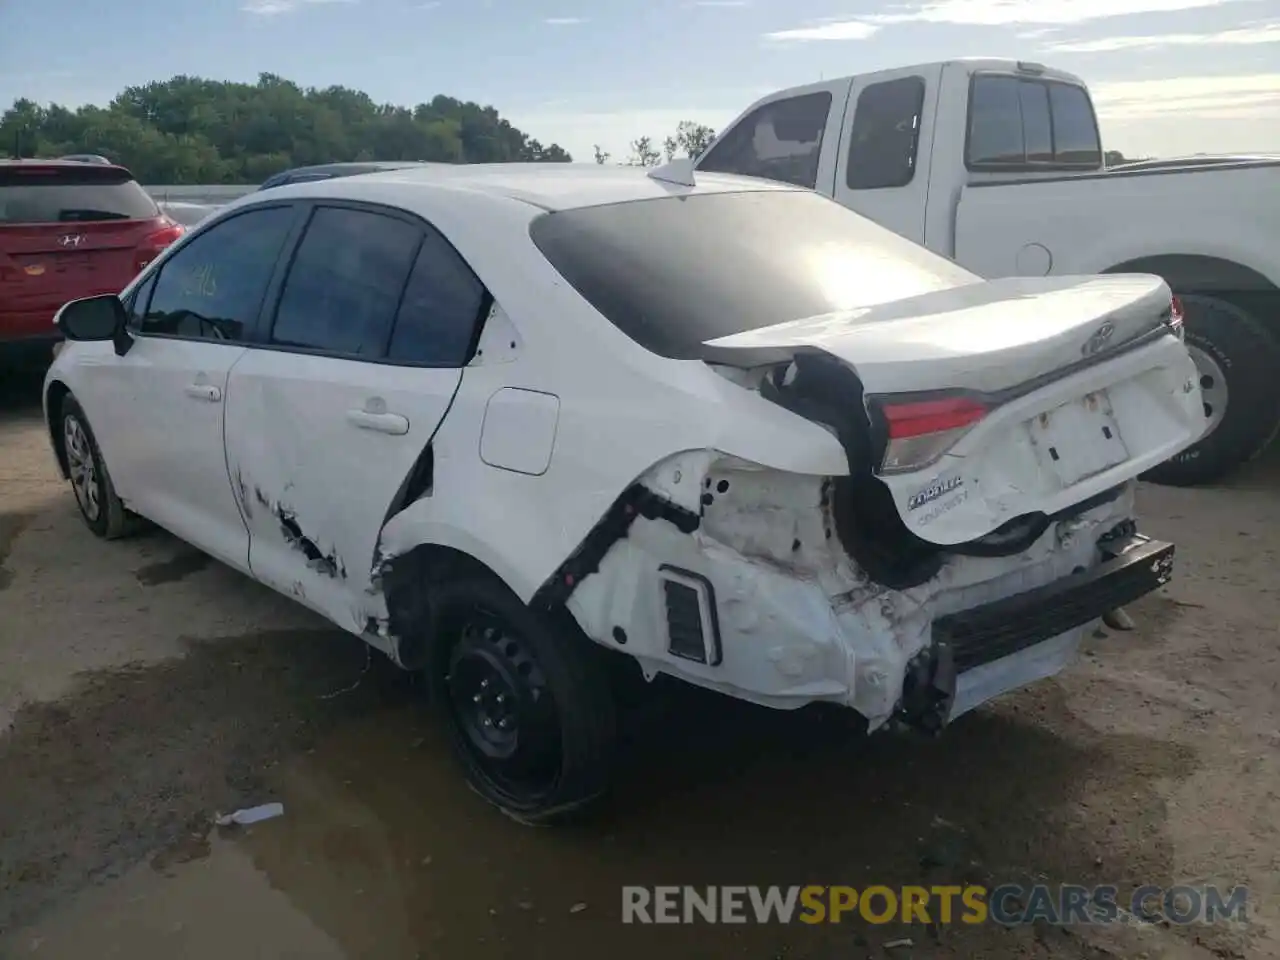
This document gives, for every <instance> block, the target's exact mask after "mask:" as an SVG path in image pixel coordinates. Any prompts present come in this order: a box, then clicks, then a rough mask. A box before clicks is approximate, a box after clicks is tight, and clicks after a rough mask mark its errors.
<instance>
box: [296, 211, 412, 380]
mask: <svg viewBox="0 0 1280 960" xmlns="http://www.w3.org/2000/svg"><path fill="white" fill-rule="evenodd" d="M421 241H422V230H421V229H420V228H419V227H417V226H414V225H413V224H412V223H410V222H408V221H406V220H401V219H399V218H397V217H391V216H386V215H385V214H381V213H374V212H372V211H369V210H360V209H356V208H352V207H319V208H317V209H316V211H315V213H314V214H313V215H312V217H311V221H310V223H309V224H308V225H307V231H306V233H305V234H304V235H303V237H302V241H301V243H299V245H298V251H297V253H296V254H295V255H294V258H293V264H292V265H291V266H290V267H289V275H288V276H287V277H286V278H285V282H284V289H283V290H282V291H281V294H280V304H279V306H278V307H277V308H276V319H275V324H274V326H273V327H272V331H271V342H272V343H276V344H279V345H281V346H286V347H299V348H302V349H306V350H317V351H324V352H326V353H338V354H343V355H345V356H354V357H361V358H368V359H381V358H382V357H383V356H385V354H386V351H387V344H388V341H389V339H390V337H391V329H392V324H393V323H394V322H395V318H396V312H397V310H398V309H399V306H400V298H401V295H402V294H403V292H404V289H405V283H406V281H407V280H408V279H409V271H410V270H411V269H412V268H413V263H414V259H415V258H416V257H417V254H418V246H419V244H420V243H421Z"/></svg>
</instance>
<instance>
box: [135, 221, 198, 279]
mask: <svg viewBox="0 0 1280 960" xmlns="http://www.w3.org/2000/svg"><path fill="white" fill-rule="evenodd" d="M184 233H186V227H184V226H182V224H180V223H171V224H169V225H168V226H166V227H161V228H160V229H159V230H157V231H155V232H154V233H149V234H147V235H146V236H145V237H144V238H143V239H142V242H141V243H139V244H138V249H137V251H136V252H135V253H134V261H133V265H134V267H135V268H136V269H137V270H141V269H142V268H143V267H145V266H146V265H147V264H148V263H150V262H151V261H152V260H154V259H155V258H156V257H158V256H160V254H161V253H162V252H163V251H164V248H165V247H167V246H169V244H171V243H173V241H175V240H177V239H178V238H179V237H181V236H182V235H183V234H184Z"/></svg>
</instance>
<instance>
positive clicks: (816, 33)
mask: <svg viewBox="0 0 1280 960" xmlns="http://www.w3.org/2000/svg"><path fill="white" fill-rule="evenodd" d="M879 30H880V28H879V27H878V26H876V25H875V24H872V23H867V22H865V21H862V20H831V21H827V22H825V23H816V24H814V25H813V26H809V27H796V28H794V29H791V30H775V31H774V32H773V33H766V34H765V35H764V36H765V39H766V40H781V41H792V42H795V41H810V40H866V39H867V38H868V37H870V36H873V35H874V34H875V33H877V32H878V31H879Z"/></svg>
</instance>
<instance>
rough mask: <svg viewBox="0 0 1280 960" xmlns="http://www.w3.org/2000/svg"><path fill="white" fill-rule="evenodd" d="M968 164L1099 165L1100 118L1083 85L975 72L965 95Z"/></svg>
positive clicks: (991, 166)
mask: <svg viewBox="0 0 1280 960" xmlns="http://www.w3.org/2000/svg"><path fill="white" fill-rule="evenodd" d="M965 162H966V164H967V166H968V167H969V169H970V170H982V169H992V170H1009V169H1015V170H1016V169H1027V170H1045V169H1049V170H1054V169H1061V170H1071V169H1081V168H1086V169H1092V168H1095V167H1099V166H1101V165H1102V145H1101V142H1100V141H1099V139H1098V122H1097V119H1096V117H1095V116H1094V112H1093V106H1092V104H1090V102H1089V95H1088V94H1087V93H1086V92H1085V91H1084V89H1083V88H1082V87H1078V86H1076V85H1074V84H1070V83H1064V82H1062V81H1054V80H1031V79H1025V78H1022V77H1010V76H1003V75H998V74H978V75H977V76H975V77H974V78H973V85H972V87H971V93H970V97H969V135H968V145H967V147H966V151H965Z"/></svg>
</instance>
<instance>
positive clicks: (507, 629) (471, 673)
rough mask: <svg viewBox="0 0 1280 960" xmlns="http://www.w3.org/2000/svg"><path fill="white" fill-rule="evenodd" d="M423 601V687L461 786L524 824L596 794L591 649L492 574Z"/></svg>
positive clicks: (596, 670) (594, 660)
mask: <svg viewBox="0 0 1280 960" xmlns="http://www.w3.org/2000/svg"><path fill="white" fill-rule="evenodd" d="M429 596H430V599H429V601H428V607H429V609H430V611H431V613H430V619H431V626H430V641H429V643H430V646H429V656H428V657H427V664H426V672H427V682H428V685H429V688H430V692H431V696H432V700H433V702H434V704H435V706H436V709H437V711H438V712H439V713H440V715H441V717H442V719H443V720H444V722H445V724H446V725H447V727H448V730H449V737H450V742H451V745H452V747H453V750H454V754H455V755H456V756H457V758H458V760H459V761H460V762H461V764H462V767H463V771H464V773H465V775H466V777H467V780H468V782H469V784H470V785H471V787H472V788H473V789H475V790H476V792H477V793H479V794H480V795H481V796H482V797H484V798H485V799H486V800H488V801H489V802H490V803H492V804H494V805H495V806H497V807H498V808H499V809H500V810H502V811H503V812H504V813H506V814H507V815H508V816H511V817H513V818H514V819H516V820H519V821H521V822H524V823H546V822H551V821H558V820H563V819H566V818H567V817H568V816H569V815H572V814H577V813H580V812H582V811H583V810H585V809H586V808H587V807H588V806H590V805H592V803H593V802H594V801H596V800H597V799H599V798H600V797H602V796H603V794H604V793H605V791H606V788H607V786H608V782H609V773H610V768H611V765H612V764H611V761H612V754H613V746H614V737H615V717H614V704H613V699H612V694H611V690H610V685H609V677H608V675H607V673H606V671H605V670H604V669H603V664H602V662H601V659H600V653H601V652H602V651H599V650H597V649H596V648H595V647H594V645H593V644H592V643H591V642H590V641H589V640H588V639H587V638H586V637H585V636H583V635H582V634H581V631H579V630H578V629H577V626H576V624H573V623H572V622H570V621H569V620H568V618H566V619H565V620H564V621H563V622H557V621H554V620H552V619H551V618H549V617H547V616H545V615H542V614H538V613H535V612H534V611H532V610H530V609H529V608H528V607H527V606H525V604H523V603H522V602H521V601H520V600H519V598H518V597H516V596H515V595H514V594H512V593H511V591H510V590H508V589H507V588H506V587H505V586H504V585H503V584H501V583H498V582H496V581H493V580H488V579H480V580H467V581H459V582H453V583H445V584H441V585H439V586H436V587H433V588H432V589H431V592H430V595H429Z"/></svg>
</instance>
